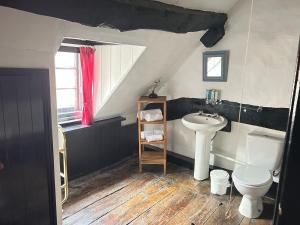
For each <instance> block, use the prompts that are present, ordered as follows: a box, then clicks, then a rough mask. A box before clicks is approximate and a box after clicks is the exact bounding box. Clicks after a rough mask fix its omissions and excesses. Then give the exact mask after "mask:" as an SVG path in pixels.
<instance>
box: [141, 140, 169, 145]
mask: <svg viewBox="0 0 300 225" xmlns="http://www.w3.org/2000/svg"><path fill="white" fill-rule="evenodd" d="M141 144H142V145H157V144H165V140H161V141H150V142H148V141H146V140H141Z"/></svg>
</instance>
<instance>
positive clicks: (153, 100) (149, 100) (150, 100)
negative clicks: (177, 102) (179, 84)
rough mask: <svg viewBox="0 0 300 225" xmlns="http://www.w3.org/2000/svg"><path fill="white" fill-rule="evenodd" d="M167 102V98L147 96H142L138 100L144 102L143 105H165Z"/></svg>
mask: <svg viewBox="0 0 300 225" xmlns="http://www.w3.org/2000/svg"><path fill="white" fill-rule="evenodd" d="M166 100H167V97H166V96H158V97H157V98H149V97H147V96H142V97H140V99H139V100H138V102H143V103H165V102H166Z"/></svg>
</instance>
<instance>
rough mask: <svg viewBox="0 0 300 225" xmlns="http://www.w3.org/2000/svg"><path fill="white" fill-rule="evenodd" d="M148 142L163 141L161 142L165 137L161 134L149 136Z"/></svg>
mask: <svg viewBox="0 0 300 225" xmlns="http://www.w3.org/2000/svg"><path fill="white" fill-rule="evenodd" d="M146 140H147V141H148V142H151V141H161V140H163V136H162V135H161V134H153V135H148V136H147V137H146Z"/></svg>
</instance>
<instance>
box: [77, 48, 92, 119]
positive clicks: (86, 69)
mask: <svg viewBox="0 0 300 225" xmlns="http://www.w3.org/2000/svg"><path fill="white" fill-rule="evenodd" d="M80 63H81V70H82V92H83V109H82V120H81V123H82V125H90V124H93V87H94V49H93V48H90V47H81V48H80Z"/></svg>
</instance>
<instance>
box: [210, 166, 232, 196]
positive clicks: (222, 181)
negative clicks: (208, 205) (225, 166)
mask: <svg viewBox="0 0 300 225" xmlns="http://www.w3.org/2000/svg"><path fill="white" fill-rule="evenodd" d="M229 186H230V183H229V174H228V173H227V172H226V171H225V170H212V171H211V172H210V192H211V193H213V194H217V195H224V194H226V191H227V188H228V187H229Z"/></svg>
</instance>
